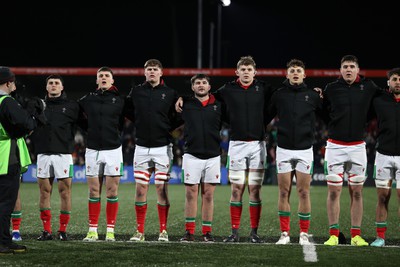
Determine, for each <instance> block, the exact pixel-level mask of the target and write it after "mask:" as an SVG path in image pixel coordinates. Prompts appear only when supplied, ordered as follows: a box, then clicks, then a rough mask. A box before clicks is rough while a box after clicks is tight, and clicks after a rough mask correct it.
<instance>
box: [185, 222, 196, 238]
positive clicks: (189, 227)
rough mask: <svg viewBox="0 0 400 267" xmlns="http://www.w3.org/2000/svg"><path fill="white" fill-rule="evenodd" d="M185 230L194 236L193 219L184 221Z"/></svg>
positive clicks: (194, 226) (194, 223) (194, 224)
mask: <svg viewBox="0 0 400 267" xmlns="http://www.w3.org/2000/svg"><path fill="white" fill-rule="evenodd" d="M185 229H186V231H189V233H191V234H192V235H194V232H195V230H196V220H195V218H186V219H185Z"/></svg>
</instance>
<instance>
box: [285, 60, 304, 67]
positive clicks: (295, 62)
mask: <svg viewBox="0 0 400 267" xmlns="http://www.w3.org/2000/svg"><path fill="white" fill-rule="evenodd" d="M286 67H287V68H290V67H300V68H303V69H305V68H306V65H305V64H304V62H303V61H301V60H300V59H296V58H294V59H291V60H290V61H289V62H288V63H287V64H286Z"/></svg>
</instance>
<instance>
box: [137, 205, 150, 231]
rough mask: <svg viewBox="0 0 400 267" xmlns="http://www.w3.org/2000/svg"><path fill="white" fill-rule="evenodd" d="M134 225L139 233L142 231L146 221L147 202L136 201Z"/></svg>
mask: <svg viewBox="0 0 400 267" xmlns="http://www.w3.org/2000/svg"><path fill="white" fill-rule="evenodd" d="M135 211H136V227H137V230H138V231H139V232H141V233H144V224H145V222H146V213H147V202H136V203H135Z"/></svg>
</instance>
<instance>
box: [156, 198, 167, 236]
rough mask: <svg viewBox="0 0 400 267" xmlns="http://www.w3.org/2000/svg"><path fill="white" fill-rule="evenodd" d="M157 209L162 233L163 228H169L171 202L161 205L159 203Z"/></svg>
mask: <svg viewBox="0 0 400 267" xmlns="http://www.w3.org/2000/svg"><path fill="white" fill-rule="evenodd" d="M157 209H158V220H159V223H160V233H161V232H162V231H163V230H167V221H168V211H169V204H166V205H161V204H159V203H157Z"/></svg>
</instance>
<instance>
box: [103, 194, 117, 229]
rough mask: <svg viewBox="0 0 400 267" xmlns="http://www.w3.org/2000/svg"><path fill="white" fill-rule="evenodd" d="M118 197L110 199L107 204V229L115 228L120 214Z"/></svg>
mask: <svg viewBox="0 0 400 267" xmlns="http://www.w3.org/2000/svg"><path fill="white" fill-rule="evenodd" d="M118 207H119V205H118V197H117V196H115V197H110V198H107V204H106V218H107V227H110V228H114V227H115V221H116V220H117V214H118Z"/></svg>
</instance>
